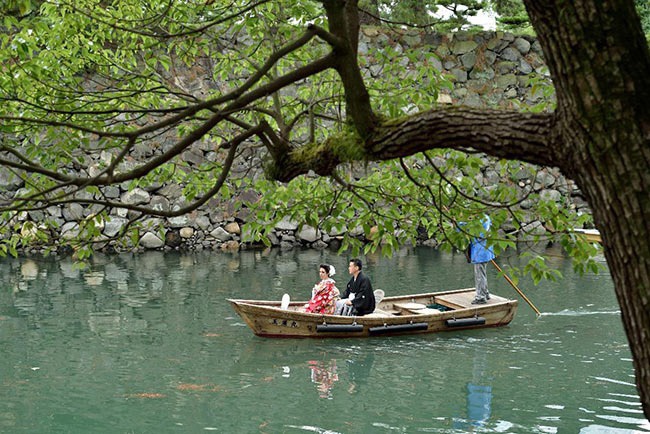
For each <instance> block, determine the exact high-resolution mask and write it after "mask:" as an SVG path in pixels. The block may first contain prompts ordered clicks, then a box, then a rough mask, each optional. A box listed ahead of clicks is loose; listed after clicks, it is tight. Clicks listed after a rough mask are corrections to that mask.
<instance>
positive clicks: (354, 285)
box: [335, 258, 375, 316]
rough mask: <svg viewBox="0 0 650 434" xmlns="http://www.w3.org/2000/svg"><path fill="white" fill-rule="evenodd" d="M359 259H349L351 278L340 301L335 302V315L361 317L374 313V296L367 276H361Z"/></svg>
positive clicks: (361, 266)
mask: <svg viewBox="0 0 650 434" xmlns="http://www.w3.org/2000/svg"><path fill="white" fill-rule="evenodd" d="M362 268H363V264H362V263H361V260H360V259H356V258H355V259H351V260H350V265H349V266H348V272H349V273H350V275H351V276H352V278H351V279H350V281H349V282H348V286H347V287H346V288H345V291H344V292H343V295H342V296H341V299H340V300H338V301H337V302H336V312H335V314H336V315H348V316H362V315H366V314H369V313H372V312H374V310H375V294H374V293H373V291H372V283H370V279H369V278H368V276H366V275H365V274H363V272H362V271H361V269H362Z"/></svg>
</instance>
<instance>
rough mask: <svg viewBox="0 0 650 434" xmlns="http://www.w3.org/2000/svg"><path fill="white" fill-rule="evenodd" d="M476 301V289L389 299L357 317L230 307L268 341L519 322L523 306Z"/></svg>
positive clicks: (252, 304)
mask: <svg viewBox="0 0 650 434" xmlns="http://www.w3.org/2000/svg"><path fill="white" fill-rule="evenodd" d="M473 297H474V289H473V288H468V289H462V290H455V291H445V292H436V293H426V294H416V295H405V296H397V297H386V298H384V299H383V300H382V302H381V303H380V305H379V306H378V311H376V312H375V313H373V314H371V315H366V316H357V317H349V316H339V315H322V314H312V313H306V312H304V308H303V306H304V305H305V302H293V303H291V304H290V305H289V308H288V309H286V310H284V309H281V308H280V302H276V301H255V300H236V299H231V300H228V301H229V302H230V303H231V305H232V306H233V309H234V310H235V311H236V312H237V314H239V316H241V318H242V319H243V320H244V321H245V322H246V324H247V325H248V326H249V327H250V328H251V330H252V331H253V333H255V334H256V335H257V336H264V337H287V338H298V337H301V338H350V337H369V336H390V335H404V334H422V333H436V332H444V331H454V330H463V329H475V328H485V327H500V326H505V325H507V324H509V323H510V322H511V321H512V319H513V318H514V315H515V312H516V310H517V304H518V302H517V300H509V299H505V298H502V297H499V296H496V295H493V296H492V297H491V299H490V300H489V301H488V303H487V304H483V305H472V304H471V300H472V299H473ZM427 306H440V307H441V309H449V310H443V311H439V310H437V309H433V308H430V307H427Z"/></svg>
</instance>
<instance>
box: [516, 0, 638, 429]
mask: <svg viewBox="0 0 650 434" xmlns="http://www.w3.org/2000/svg"><path fill="white" fill-rule="evenodd" d="M525 3H526V6H527V9H528V13H529V15H530V17H531V21H532V23H533V26H534V27H535V29H536V30H537V32H538V35H539V41H540V43H541V45H542V48H543V50H544V54H545V57H546V62H547V65H548V66H549V69H550V71H551V75H552V77H553V83H554V85H555V88H556V94H557V101H558V108H557V115H558V116H557V118H558V119H559V120H560V122H558V124H557V126H556V128H557V129H558V133H559V135H560V136H561V138H562V142H563V143H560V144H558V145H557V149H556V151H557V152H558V153H561V154H562V157H561V159H560V160H561V162H562V164H560V165H559V166H560V168H561V169H562V170H563V171H564V173H566V174H567V175H570V176H571V177H572V178H573V179H574V180H575V181H576V183H577V184H578V186H579V187H580V189H581V190H582V191H583V193H584V194H585V197H586V198H587V201H588V202H589V205H590V207H591V209H592V211H593V216H594V221H595V223H596V227H597V228H598V229H599V230H600V232H601V234H602V237H603V245H604V250H605V257H606V258H607V263H608V265H609V269H610V271H611V274H612V278H613V280H614V286H615V290H616V295H617V298H618V302H619V304H620V306H621V312H622V317H623V324H624V327H625V331H626V333H627V336H628V341H629V343H630V348H631V350H632V355H633V359H634V367H635V371H636V381H637V387H638V389H639V393H640V396H641V402H642V405H643V410H644V413H645V416H646V417H647V418H650V265H649V261H648V259H649V258H650V244H648V240H650V194H649V192H650V175H649V174H650V86H649V85H648V81H647V77H648V76H650V54H649V53H648V45H647V43H646V41H645V38H644V36H643V32H642V30H641V24H640V22H639V18H638V17H637V16H636V12H635V10H634V4H633V2H632V1H622V0H620V1H617V0H614V1H595V0H578V1H562V0H555V1H532V0H525Z"/></svg>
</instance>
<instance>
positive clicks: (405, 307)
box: [393, 302, 440, 315]
mask: <svg viewBox="0 0 650 434" xmlns="http://www.w3.org/2000/svg"><path fill="white" fill-rule="evenodd" d="M393 306H394V307H395V309H397V310H398V311H399V312H401V313H402V314H403V315H404V314H407V315H409V314H413V313H415V314H418V315H428V314H432V313H438V312H440V311H439V310H438V309H431V308H428V307H427V306H426V305H425V304H422V303H411V302H401V303H395V304H394V305H393Z"/></svg>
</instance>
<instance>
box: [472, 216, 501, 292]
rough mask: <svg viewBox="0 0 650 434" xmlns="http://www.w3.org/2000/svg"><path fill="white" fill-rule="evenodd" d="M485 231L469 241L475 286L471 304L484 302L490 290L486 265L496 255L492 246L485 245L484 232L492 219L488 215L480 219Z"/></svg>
mask: <svg viewBox="0 0 650 434" xmlns="http://www.w3.org/2000/svg"><path fill="white" fill-rule="evenodd" d="M481 224H482V225H483V229H484V230H485V232H483V233H481V234H480V236H479V237H477V238H472V240H471V242H470V253H469V258H468V259H469V262H471V263H472V264H474V285H475V286H476V295H475V296H474V300H472V304H485V303H487V301H488V300H489V299H490V291H488V282H487V273H486V265H487V263H488V262H490V261H491V260H493V259H494V258H495V257H496V256H495V255H494V250H492V246H489V247H488V246H487V240H486V239H485V233H487V232H488V231H489V230H490V226H491V225H492V220H490V217H489V216H488V215H485V216H484V217H483V219H482V220H481Z"/></svg>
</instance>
